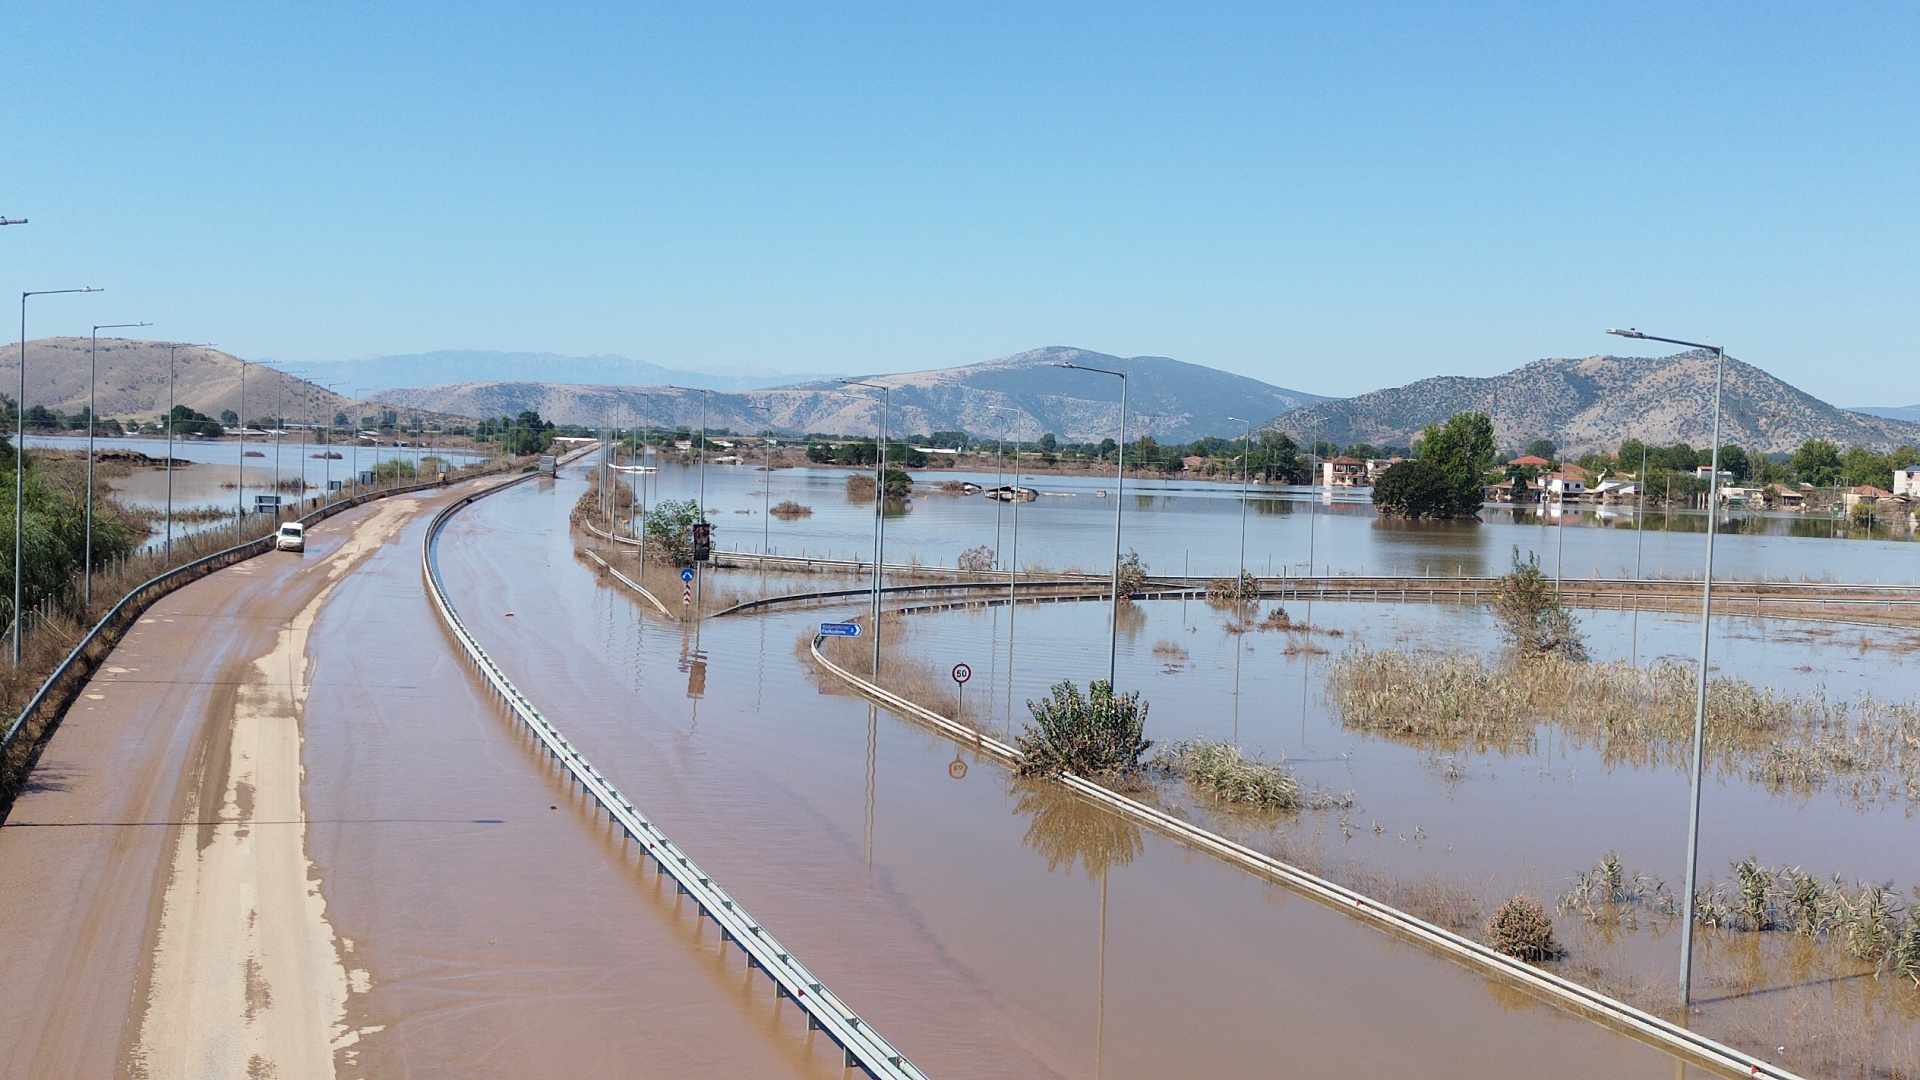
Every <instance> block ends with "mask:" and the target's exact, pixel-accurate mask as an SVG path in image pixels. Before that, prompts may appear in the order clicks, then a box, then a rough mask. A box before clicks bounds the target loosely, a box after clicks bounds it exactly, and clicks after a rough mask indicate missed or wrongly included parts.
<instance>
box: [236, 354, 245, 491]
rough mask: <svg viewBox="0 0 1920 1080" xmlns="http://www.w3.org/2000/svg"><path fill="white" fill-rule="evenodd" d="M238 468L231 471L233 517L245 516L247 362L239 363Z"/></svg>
mask: <svg viewBox="0 0 1920 1080" xmlns="http://www.w3.org/2000/svg"><path fill="white" fill-rule="evenodd" d="M239 415H240V466H239V468H236V469H235V470H234V471H233V480H234V487H236V488H237V489H238V490H237V491H235V492H234V493H233V516H234V518H235V519H236V520H240V519H244V518H245V517H246V516H247V362H246V361H245V360H242V361H240V414H239Z"/></svg>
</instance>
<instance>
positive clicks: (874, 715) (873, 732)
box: [866, 704, 880, 870]
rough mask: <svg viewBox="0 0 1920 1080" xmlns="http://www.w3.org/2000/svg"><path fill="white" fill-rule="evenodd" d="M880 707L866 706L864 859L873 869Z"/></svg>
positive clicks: (868, 866)
mask: <svg viewBox="0 0 1920 1080" xmlns="http://www.w3.org/2000/svg"><path fill="white" fill-rule="evenodd" d="M879 740H880V708H879V706H877V705H872V704H869V705H868V706H867V822H866V859H867V869H869V870H871V869H873V786H874V785H873V780H874V772H875V769H874V762H875V761H876V760H877V759H878V756H879Z"/></svg>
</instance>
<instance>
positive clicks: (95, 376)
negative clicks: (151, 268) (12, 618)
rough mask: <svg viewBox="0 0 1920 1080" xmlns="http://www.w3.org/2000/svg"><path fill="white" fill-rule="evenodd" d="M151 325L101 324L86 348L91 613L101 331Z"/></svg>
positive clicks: (84, 573) (83, 585)
mask: <svg viewBox="0 0 1920 1080" xmlns="http://www.w3.org/2000/svg"><path fill="white" fill-rule="evenodd" d="M152 325H153V324H152V323H144V322H137V323H136V322H122V323H100V324H98V325H96V326H95V327H94V328H93V341H92V343H91V344H90V345H88V346H87V539H86V545H85V546H86V554H85V555H84V556H83V569H82V570H81V572H80V604H81V606H82V607H84V608H87V609H89V610H91V609H92V607H93V425H94V422H95V417H94V411H95V398H96V393H95V390H96V388H97V387H98V386H99V385H100V360H99V357H98V355H97V353H98V352H99V349H100V331H102V330H125V329H128V328H129V327H135V326H152Z"/></svg>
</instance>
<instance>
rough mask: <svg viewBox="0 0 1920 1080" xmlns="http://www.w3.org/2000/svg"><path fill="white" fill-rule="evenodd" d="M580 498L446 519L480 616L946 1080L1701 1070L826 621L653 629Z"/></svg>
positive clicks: (517, 677)
mask: <svg viewBox="0 0 1920 1080" xmlns="http://www.w3.org/2000/svg"><path fill="white" fill-rule="evenodd" d="M581 490H582V482H581V481H580V480H579V479H578V475H577V471H572V470H570V471H569V473H568V475H565V476H563V477H562V479H561V480H559V481H557V482H556V481H541V482H538V483H537V484H529V485H522V486H520V487H518V488H515V489H513V490H510V491H507V492H504V493H502V494H500V495H498V496H495V497H493V498H490V499H487V500H483V501H481V502H479V503H476V504H474V505H473V506H472V507H470V508H468V509H466V510H464V511H462V513H461V514H460V515H459V516H457V517H456V518H455V519H454V520H453V521H452V522H451V523H449V525H448V527H447V529H446V531H445V532H444V533H443V534H442V539H441V541H440V555H439V558H440V566H441V572H442V574H443V576H444V577H445V579H446V581H447V586H448V589H449V591H450V593H451V594H452V595H453V598H454V600H455V602H456V603H457V604H459V605H460V607H461V613H462V618H463V619H464V620H465V621H466V622H467V623H468V625H469V627H470V628H471V629H472V630H473V632H474V633H475V634H476V636H478V637H479V639H480V640H481V641H482V643H483V644H484V645H485V646H486V647H487V649H488V650H489V652H490V653H491V654H492V655H493V656H494V657H495V658H496V659H497V660H498V661H499V662H500V663H501V665H502V666H503V667H504V668H505V669H506V670H507V671H508V674H509V675H510V676H511V677H512V678H513V679H514V681H515V682H516V683H517V684H519V686H520V687H521V688H522V689H523V690H524V691H525V692H527V693H528V694H530V695H531V696H532V697H533V698H534V700H535V701H536V702H537V703H538V704H539V706H540V708H541V710H542V711H543V712H544V713H546V714H547V716H548V717H549V718H551V719H553V720H554V722H555V723H556V724H558V725H559V726H560V727H561V729H562V730H563V731H564V732H566V734H567V736H568V737H569V738H570V739H571V740H572V741H573V742H574V743H576V744H577V745H579V746H580V748H581V749H582V751H583V752H585V753H586V754H587V755H588V756H589V757H590V758H591V759H592V760H593V761H594V762H595V764H596V765H597V766H598V767H599V768H600V769H601V770H602V771H603V772H604V773H606V774H607V775H608V776H609V777H610V778H611V779H613V780H614V781H615V782H616V783H617V784H618V785H619V786H620V787H621V788H622V789H623V790H624V791H626V792H627V793H628V794H629V795H630V796H632V797H633V798H634V799H635V800H636V802H637V803H638V804H639V805H641V806H642V807H643V808H645V809H646V810H647V811H648V813H649V814H650V815H652V816H653V817H654V818H655V819H656V820H658V821H659V822H660V823H661V824H662V826H663V827H664V828H666V830H667V831H668V832H669V833H670V834H671V835H673V836H674V838H675V839H676V840H677V841H678V842H679V843H680V844H681V845H682V846H683V847H685V848H686V849H687V850H688V851H690V852H691V853H693V854H694V855H695V856H696V857H697V858H699V859H700V861H701V863H702V865H703V866H704V867H705V868H706V870H707V871H709V872H710V873H712V874H714V875H715V877H716V878H717V879H718V880H720V881H722V882H724V883H725V884H726V885H727V887H728V889H729V890H730V891H731V892H732V893H733V894H735V895H736V896H738V897H740V898H741V900H742V902H744V903H745V904H746V905H747V906H748V907H749V908H750V909H751V910H752V911H753V912H754V913H755V915H756V916H757V917H759V918H761V919H763V920H764V921H765V922H766V923H767V924H768V925H769V926H770V927H773V928H775V929H776V930H777V932H778V933H779V934H780V935H781V937H782V938H783V940H785V941H786V942H787V943H788V944H789V945H790V946H792V947H793V948H794V949H795V951H796V953H797V954H799V955H801V956H803V957H805V958H806V959H807V961H808V963H809V964H810V966H812V967H813V968H814V969H815V970H816V971H818V972H819V973H820V974H821V975H822V977H823V978H824V979H825V980H826V981H827V982H828V983H829V984H830V985H832V986H833V987H834V989H835V990H836V991H837V992H838V993H839V994H840V995H841V996H843V997H844V998H846V999H847V1000H848V1001H849V1002H850V1003H852V1004H853V1006H854V1007H855V1008H858V1009H859V1010H861V1012H862V1013H863V1014H864V1015H865V1016H866V1017H867V1018H868V1019H869V1020H870V1021H871V1022H872V1023H873V1024H874V1025H875V1026H876V1027H877V1028H878V1029H879V1030H881V1031H884V1032H885V1033H886V1034H887V1036H888V1038H889V1039H891V1040H892V1041H893V1042H894V1043H895V1044H896V1045H899V1046H900V1047H901V1048H902V1049H903V1050H904V1051H906V1052H907V1053H908V1054H909V1055H911V1056H912V1057H913V1058H914V1060H915V1061H916V1063H918V1064H919V1065H920V1066H921V1067H923V1068H924V1069H926V1070H927V1071H928V1072H929V1073H932V1074H935V1075H963V1076H995V1075H1000V1076H1033V1075H1061V1076H1107V1077H1130V1076H1165V1075H1179V1074H1190V1073H1194V1072H1201V1071H1208V1070H1219V1071H1237V1072H1248V1071H1258V1072H1265V1071H1272V1070H1274V1069H1276V1068H1281V1069H1283V1070H1284V1071H1286V1072H1288V1073H1289V1074H1299V1075H1328V1076H1331V1075H1377V1074H1385V1073H1389V1072H1392V1073H1399V1074H1403V1075H1429V1076H1431V1075H1457V1076H1531V1075H1536V1074H1537V1073H1538V1071H1539V1068H1540V1063H1542V1062H1552V1069H1553V1071H1555V1072H1556V1073H1558V1074H1561V1075H1575V1076H1615V1077H1617V1076H1661V1077H1669V1076H1673V1075H1676V1073H1677V1072H1683V1071H1684V1070H1682V1069H1681V1068H1680V1067H1679V1065H1678V1063H1677V1062H1675V1061H1674V1060H1673V1059H1671V1058H1668V1057H1666V1056H1664V1055H1662V1054H1660V1053H1657V1052H1655V1051H1654V1050H1652V1049H1651V1048H1649V1047H1647V1046H1645V1045H1643V1044H1640V1043H1638V1042H1635V1041H1633V1040H1631V1039H1628V1038H1625V1037H1623V1036H1620V1035H1617V1034H1615V1033H1612V1032H1610V1031H1608V1030H1605V1029H1603V1028H1601V1027H1599V1026H1597V1025H1594V1024H1591V1023H1588V1022H1586V1021H1582V1020H1578V1019H1575V1018H1573V1017H1571V1016H1569V1015H1567V1014H1564V1013H1561V1012H1559V1011H1557V1010H1555V1009H1553V1008H1551V1007H1549V1006H1546V1005H1544V1004H1541V1003H1539V1002H1536V1001H1534V1000H1533V999H1531V998H1529V997H1527V996H1526V995H1524V994H1522V993H1519V992H1516V991H1514V990H1511V989H1509V988H1506V987H1504V986H1502V985H1496V984H1494V983H1490V982H1488V981H1487V980H1486V979H1485V978H1483V977H1482V976H1480V975H1477V974H1474V973H1471V972H1468V971H1466V970H1463V969H1461V968H1459V967H1458V966H1456V965H1454V964H1453V963H1451V962H1448V961H1445V960H1442V959H1440V958H1438V957H1436V956H1434V955H1432V954H1429V953H1427V952H1424V951H1422V950H1420V949H1417V948H1414V947H1412V946H1409V945H1407V944H1404V943H1402V942H1399V941H1398V940H1396V939H1393V938H1390V937H1388V936H1386V935H1384V934H1382V933H1380V932H1378V931H1375V930H1372V929H1369V928H1367V927H1365V926H1363V925H1361V924H1359V923H1357V922H1354V921H1352V920H1350V919H1348V918H1347V917H1345V916H1343V915H1340V914H1338V913H1336V912H1333V911H1330V910H1328V909H1325V908H1323V907H1321V906H1319V905H1318V904H1315V903H1313V902H1310V901H1307V900H1305V899H1303V898H1301V897H1299V896H1296V895H1294V894H1292V893H1290V892H1288V891H1286V890H1284V889H1281V888H1279V887H1276V886H1273V885H1270V884H1267V883H1265V882H1262V881H1259V880H1256V879H1254V878H1252V877H1250V876H1248V875H1246V874H1245V873H1243V872H1241V871H1239V870H1236V869H1232V868H1230V867H1228V866H1226V865H1223V864H1221V863H1219V862H1217V861H1215V860H1213V859H1211V858H1209V857H1205V856H1202V855H1200V854H1197V853H1195V852H1192V851H1189V850H1187V849H1185V848H1183V847H1181V846H1179V845H1177V844H1175V843H1173V842H1172V841H1170V840H1167V839H1165V838H1163V837H1161V836H1159V835H1158V834H1154V833H1149V832H1144V831H1141V830H1140V829H1138V828H1136V827H1135V826H1133V825H1131V824H1130V823H1128V822H1126V821H1124V820H1122V819H1118V818H1115V817H1112V816H1111V815H1109V814H1107V813H1106V812H1105V811H1102V810H1097V809H1095V808H1093V807H1091V806H1089V805H1087V804H1083V803H1080V802H1078V801H1077V800H1074V799H1072V798H1070V797H1067V796H1064V795H1062V794H1060V793H1059V792H1058V791H1057V790H1056V789H1053V788H1050V787H1046V786H1032V785H1027V784H1022V783H1017V782H1015V781H1013V780H1012V779H1011V778H1010V777H1009V776H1008V775H1007V774H1006V773H1005V772H1004V771H1003V770H1001V769H1000V768H998V767H997V766H995V765H992V764H990V763H987V762H984V761H978V760H975V759H973V758H972V756H971V755H968V754H965V753H956V751H955V750H954V748H953V746H952V745H951V744H949V743H947V742H946V741H945V740H942V739H938V738H934V737H932V736H931V735H929V734H928V733H926V732H925V731H924V730H922V729H920V728H918V727H916V726H913V725H910V724H908V723H906V722H904V721H902V720H900V719H898V718H895V717H893V716H891V715H890V714H888V713H886V712H884V711H878V710H875V709H873V708H871V707H870V706H869V705H867V704H866V703H865V702H864V701H862V700H860V699H857V698H853V697H849V696H846V695H845V694H843V693H840V692H837V691H836V690H834V689H833V688H832V687H829V686H824V685H822V684H820V683H819V682H817V681H816V678H815V676H814V673H813V671H812V668H811V665H810V664H809V663H808V662H807V661H805V660H804V659H803V653H801V652H800V651H799V649H798V647H799V645H800V643H801V641H802V638H803V636H804V635H805V634H806V633H807V632H808V630H809V629H810V628H811V627H812V626H813V625H815V624H816V623H817V622H818V621H819V620H820V619H822V618H827V617H831V616H832V615H833V614H834V612H833V611H832V610H828V611H825V612H820V611H814V612H805V613H795V614H790V615H776V616H772V617H768V618H759V619H723V620H715V621H710V622H708V623H707V624H706V625H705V626H703V627H700V628H698V629H697V630H696V629H695V628H693V627H684V626H680V625H676V624H672V623H666V622H664V621H661V620H658V619H657V618H650V617H647V616H645V615H644V614H643V613H642V609H641V608H640V606H639V605H638V604H637V603H636V601H635V600H634V599H633V598H631V597H630V596H629V595H627V594H625V593H624V592H616V591H614V588H617V587H603V586H602V584H601V582H600V579H599V578H598V577H597V575H596V574H595V572H594V570H593V568H592V567H591V565H590V564H588V563H586V562H585V561H584V560H581V559H579V558H577V557H576V555H575V553H574V542H573V540H572V538H571V537H570V536H569V534H568V532H567V530H566V528H565V525H564V522H565V520H566V516H567V514H568V512H569V511H570V510H571V508H572V506H573V503H574V501H575V499H576V498H577V496H578V495H579V493H580V492H581ZM855 606H856V607H857V605H855ZM701 653H703V654H704V656H705V663H704V664H700V663H697V662H696V660H697V659H698V654H701ZM769 996H770V995H769ZM1282 1063H1284V1064H1282Z"/></svg>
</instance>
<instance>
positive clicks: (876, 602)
mask: <svg viewBox="0 0 1920 1080" xmlns="http://www.w3.org/2000/svg"><path fill="white" fill-rule="evenodd" d="M840 385H842V386H860V387H865V388H866V389H868V390H878V391H880V439H879V441H878V442H876V443H875V444H874V455H873V480H874V489H873V679H874V681H875V682H879V681H880V590H881V589H882V588H883V587H884V580H885V578H886V569H885V566H884V565H883V564H882V563H881V561H880V560H881V557H882V556H883V555H885V554H886V542H887V407H888V405H889V404H890V403H891V402H892V400H893V391H892V389H891V388H889V387H887V386H884V385H882V384H880V383H870V382H861V381H860V380H858V379H841V380H840Z"/></svg>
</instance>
